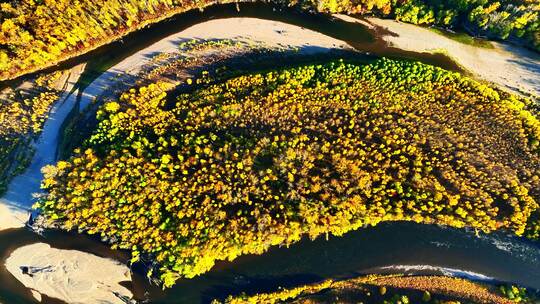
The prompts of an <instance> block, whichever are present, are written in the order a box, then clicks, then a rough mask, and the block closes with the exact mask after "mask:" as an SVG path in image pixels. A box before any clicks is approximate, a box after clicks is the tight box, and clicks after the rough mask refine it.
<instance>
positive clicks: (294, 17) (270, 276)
mask: <svg viewBox="0 0 540 304" xmlns="http://www.w3.org/2000/svg"><path fill="white" fill-rule="evenodd" d="M239 7H240V10H239V11H237V9H236V6H235V5H221V6H215V7H211V8H209V9H206V10H205V11H204V12H198V11H191V12H188V13H186V14H182V15H180V16H178V17H174V18H172V19H170V20H166V21H164V22H161V23H159V24H156V25H154V26H151V27H148V28H146V29H143V30H142V31H140V32H136V33H133V34H130V35H128V36H127V37H125V38H124V39H123V40H122V41H119V42H115V43H112V44H110V45H107V46H105V47H102V48H99V49H97V50H95V51H92V52H90V53H89V54H87V55H84V56H81V57H78V58H75V59H72V60H70V61H68V62H66V63H64V64H62V65H61V68H66V67H71V66H73V65H76V64H79V63H82V62H87V61H88V65H87V69H86V71H85V72H84V73H83V74H82V77H81V79H80V80H79V83H78V85H77V86H76V89H78V90H79V91H81V92H84V94H82V95H81V96H82V99H78V101H79V104H82V105H84V104H86V103H88V102H89V100H91V98H93V97H95V96H99V95H100V93H101V92H103V90H104V88H106V86H107V79H108V78H107V77H110V75H108V76H105V71H108V70H109V69H110V67H112V66H115V65H116V64H118V63H120V62H122V61H123V60H124V59H126V58H128V57H130V56H131V55H133V54H135V53H137V52H138V51H140V50H143V49H145V48H147V47H148V46H150V45H152V44H153V43H155V42H157V41H159V40H161V39H163V38H165V37H168V36H170V35H171V34H174V33H177V32H179V31H181V30H183V29H185V28H187V27H189V26H191V25H194V24H197V23H201V22H204V21H207V20H210V19H217V18H233V17H254V18H260V19H267V20H276V21H281V22H285V23H288V24H292V25H297V26H301V27H305V28H308V29H311V30H314V31H317V32H320V33H322V34H324V35H327V36H330V37H333V38H335V39H339V40H343V41H346V42H347V43H348V44H349V45H350V46H352V47H354V48H356V49H357V50H359V51H362V52H369V53H370V54H372V55H376V56H387V57H395V58H409V59H414V60H420V61H423V62H427V63H431V64H434V65H438V66H441V67H444V68H447V69H452V70H458V71H459V70H460V68H459V66H458V65H457V64H456V63H455V62H454V61H453V60H451V59H450V58H448V57H447V56H445V55H442V54H437V55H433V54H428V53H416V52H410V51H403V50H399V49H396V48H393V47H389V46H388V45H386V44H385V43H384V42H383V41H382V40H381V39H380V37H379V36H378V35H383V34H384V33H382V32H381V31H382V30H381V29H377V30H373V29H369V28H368V27H366V26H364V25H362V24H359V23H352V22H346V21H343V20H339V19H334V18H330V17H328V16H323V15H306V14H302V13H298V12H296V11H294V10H283V9H279V8H275V7H272V6H270V5H265V4H242V5H240V6H239ZM74 98H75V97H74V96H72V97H66V100H67V101H68V102H69V103H64V104H60V105H57V109H61V110H62V111H69V109H70V107H71V106H72V105H73V104H72V103H74V102H75V101H76V100H75V99H74ZM64 102H65V101H64ZM62 105H64V108H63V107H62ZM65 107H68V108H65ZM67 116H68V115H67V113H64V112H61V113H59V114H58V115H56V116H54V114H53V118H55V119H57V120H54V119H53V120H50V121H49V122H48V125H49V126H51V128H53V129H54V130H53V129H51V130H52V131H47V126H48V125H46V126H45V130H46V131H45V132H44V134H43V136H42V138H41V141H38V147H42V148H40V149H37V153H36V156H35V157H34V160H33V161H34V162H35V163H36V165H35V166H33V165H32V166H31V167H30V168H29V169H28V171H27V172H26V173H25V175H26V176H32V179H33V180H35V181H34V182H33V183H32V185H33V186H32V187H31V189H30V188H28V189H26V190H25V188H24V187H21V186H20V185H21V183H20V182H21V179H24V177H23V176H24V175H22V177H19V178H18V179H16V180H15V182H14V185H15V186H13V187H11V188H10V189H9V191H11V192H8V196H9V197H10V198H12V199H13V200H19V202H15V203H19V204H24V205H25V206H30V205H31V204H32V201H31V198H30V192H31V191H32V192H33V191H37V188H36V187H37V185H38V183H37V180H39V178H38V177H39V176H40V174H39V168H40V166H42V165H43V164H45V163H49V162H52V161H53V159H54V157H56V149H55V148H54V145H57V143H58V139H57V137H58V130H59V128H60V127H59V126H60V125H61V123H62V121H63V120H64V119H65V118H66V117H67ZM51 136H54V138H53V140H52V141H49V138H51ZM51 142H52V144H51ZM40 145H41V146H40ZM48 145H49V146H48ZM50 145H53V147H51V146H50ZM44 160H45V163H44ZM17 185H18V186H17ZM30 190H31V191H30ZM18 198H23V199H22V200H24V202H22V201H21V199H18ZM35 242H45V243H48V244H50V245H51V246H53V247H57V248H64V249H76V250H82V251H87V252H90V253H94V254H97V255H99V256H106V257H111V258H115V259H118V260H120V261H122V262H126V261H127V260H128V255H129V254H128V253H127V252H123V251H113V250H110V249H109V248H108V247H107V245H105V244H103V243H100V242H99V241H98V240H96V239H93V238H91V237H88V236H83V235H77V234H72V233H65V232H58V231H47V232H45V233H44V235H43V236H40V235H37V234H35V233H33V232H31V231H28V230H26V229H13V230H8V231H3V232H0V259H1V260H2V261H3V260H5V258H6V257H7V256H8V255H9V253H10V252H11V251H13V250H14V249H15V248H18V247H20V246H23V245H26V244H31V243H35ZM538 269H540V244H538V243H533V242H529V241H527V240H524V239H521V238H516V237H513V236H508V235H505V234H502V233H494V234H491V235H483V234H481V235H479V236H477V235H475V233H474V232H473V231H467V230H458V229H452V228H446V227H439V226H435V225H418V224H414V223H404V222H395V223H384V224H381V225H379V226H377V227H370V228H365V229H360V230H358V231H354V232H350V233H348V234H346V235H345V236H343V237H339V238H338V237H330V238H329V240H325V239H324V238H319V239H317V240H315V241H310V240H303V241H301V242H300V243H298V244H295V245H293V246H291V247H290V248H272V249H271V250H270V251H269V252H268V253H266V254H264V255H261V256H244V257H240V258H238V259H237V260H235V261H234V262H220V263H218V265H216V267H215V268H214V269H213V270H212V271H210V272H209V273H207V274H205V275H202V276H200V277H197V278H194V279H191V280H181V281H179V282H178V284H177V285H176V287H174V288H173V289H170V290H167V291H161V290H160V288H158V287H156V286H151V285H149V284H148V282H147V280H146V278H145V277H144V275H142V273H143V272H142V271H141V269H137V267H135V269H134V271H135V272H134V278H133V282H131V283H127V286H128V287H130V288H131V289H132V290H133V292H134V294H135V296H136V298H138V299H141V300H143V299H149V300H150V302H151V303H201V302H202V303H207V302H209V301H210V300H211V299H213V298H223V297H225V296H226V295H229V294H234V293H238V292H240V291H246V292H250V291H265V290H273V289H275V288H276V287H278V286H283V287H285V286H288V285H296V284H301V283H310V282H316V281H320V280H321V279H324V278H328V277H336V278H340V277H348V276H353V275H356V274H359V273H403V272H406V273H411V274H424V273H429V274H432V273H434V274H448V275H455V276H463V277H470V278H473V279H477V280H496V281H505V282H513V283H518V284H521V285H523V286H527V287H532V288H537V289H540V272H539V271H538ZM0 282H1V283H2V284H0V302H3V303H10V304H11V303H32V302H34V301H35V300H34V299H33V298H32V296H31V294H30V291H29V290H27V289H26V288H25V287H24V286H22V285H21V284H20V283H19V282H18V281H16V280H15V279H14V278H13V277H12V276H11V274H9V273H8V272H7V271H6V270H5V268H4V267H3V263H1V264H0ZM45 300H46V302H47V303H49V302H54V301H52V300H51V299H45Z"/></svg>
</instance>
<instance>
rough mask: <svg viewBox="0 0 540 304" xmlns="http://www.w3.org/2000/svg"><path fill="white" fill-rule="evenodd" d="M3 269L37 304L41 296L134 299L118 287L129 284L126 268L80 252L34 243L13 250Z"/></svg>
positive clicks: (69, 300) (99, 300) (85, 300)
mask: <svg viewBox="0 0 540 304" xmlns="http://www.w3.org/2000/svg"><path fill="white" fill-rule="evenodd" d="M5 266H6V268H7V270H8V271H9V272H10V273H11V274H12V275H13V276H14V277H15V278H16V279H17V280H19V281H20V282H21V283H23V284H24V286H26V287H27V288H29V289H30V290H31V291H32V294H33V295H34V297H35V298H36V299H37V300H38V301H41V298H42V294H43V295H46V296H48V297H51V298H56V299H60V300H62V301H64V302H66V303H89V304H91V303H95V304H98V303H118V304H125V303H128V302H129V299H131V297H132V296H133V295H132V293H131V291H130V290H129V289H127V288H126V287H124V286H122V285H121V284H120V283H122V282H127V281H131V274H130V269H129V268H128V267H127V266H125V265H122V264H120V263H118V262H116V261H114V260H111V259H107V258H101V257H98V256H96V255H93V254H88V253H84V252H81V251H76V250H61V249H56V248H52V247H51V246H49V245H47V244H44V243H35V244H31V245H27V246H23V247H20V248H17V249H16V250H15V251H13V252H12V253H11V254H10V256H9V257H8V258H7V259H6V261H5Z"/></svg>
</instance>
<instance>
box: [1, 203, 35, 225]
mask: <svg viewBox="0 0 540 304" xmlns="http://www.w3.org/2000/svg"><path fill="white" fill-rule="evenodd" d="M29 217H30V213H29V212H28V211H26V210H24V209H21V208H17V207H14V206H9V205H5V204H1V203H0V231H1V230H6V229H13V228H21V227H24V226H25V225H26V222H27V221H28V218H29Z"/></svg>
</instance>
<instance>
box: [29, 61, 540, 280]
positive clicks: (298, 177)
mask: <svg viewBox="0 0 540 304" xmlns="http://www.w3.org/2000/svg"><path fill="white" fill-rule="evenodd" d="M190 83H192V84H191V85H192V86H196V84H195V83H197V82H195V83H193V82H190ZM202 86H203V87H202V88H198V89H195V90H194V91H193V92H191V93H184V94H180V95H179V96H177V97H176V98H172V97H170V96H169V97H167V93H166V90H168V89H169V88H168V87H167V85H164V84H160V83H158V84H152V85H149V86H146V87H141V88H139V89H131V90H130V91H129V92H126V93H124V94H123V95H122V96H121V98H120V99H119V100H118V101H111V102H108V103H106V104H104V105H103V107H102V108H101V110H100V111H99V112H98V119H99V121H100V122H99V125H98V127H97V129H96V131H95V132H94V134H93V135H92V137H91V138H90V139H89V141H88V142H87V144H86V147H85V148H83V149H80V150H78V151H76V152H75V155H74V156H73V157H72V158H71V159H69V160H68V161H62V162H59V163H58V164H57V165H56V166H49V167H45V168H44V173H45V179H44V181H43V188H45V189H47V191H48V196H47V197H46V198H44V199H43V200H42V201H40V202H39V203H38V205H37V206H36V207H38V208H40V209H41V210H42V211H43V213H44V214H45V215H46V216H47V217H48V218H49V219H50V220H52V221H56V222H59V223H60V224H62V225H63V227H64V228H65V229H78V230H79V231H85V232H87V233H90V234H99V235H101V236H102V237H103V238H104V239H107V240H108V241H110V242H111V243H112V244H113V245H114V246H115V247H119V248H124V249H130V250H132V253H133V261H134V262H135V261H137V260H138V259H139V258H140V257H141V255H142V256H145V257H151V258H153V259H155V260H156V261H157V262H158V263H159V265H160V267H159V269H156V270H157V274H158V275H159V276H160V277H161V279H162V281H163V282H164V285H165V286H171V285H173V284H174V282H175V280H176V279H178V278H179V277H193V276H196V275H199V274H201V273H204V272H206V271H208V270H209V269H210V268H211V267H212V266H213V265H214V263H215V261H216V260H233V259H235V258H236V257H237V256H239V255H242V254H248V253H252V254H262V253H263V252H265V251H266V250H268V248H269V247H270V246H272V245H288V244H291V243H294V242H297V241H298V240H300V239H301V238H302V237H303V236H306V235H307V236H309V237H310V238H315V237H317V236H319V235H324V234H329V233H330V234H334V235H342V234H344V233H346V232H347V231H350V230H353V229H358V228H360V227H364V226H366V225H376V224H378V223H380V222H382V221H401V220H406V221H415V222H418V223H437V224H443V225H449V226H453V227H465V226H467V227H474V228H475V229H478V230H482V231H485V232H490V231H493V230H499V229H504V230H507V231H511V232H513V233H515V234H516V235H524V234H527V233H528V231H535V229H536V231H538V227H539V224H540V221H539V220H538V216H536V217H535V216H534V215H535V214H536V215H538V210H539V208H538V202H539V200H540V155H539V144H538V138H540V122H539V121H538V120H537V119H536V118H535V116H534V115H532V114H531V113H530V112H529V111H528V110H527V104H526V103H527V100H522V99H519V98H517V97H515V96H512V95H509V94H508V93H504V92H502V91H499V90H495V89H493V88H491V87H489V86H486V85H484V84H481V83H478V82H476V81H474V80H472V79H470V78H467V77H464V76H461V75H460V74H458V73H452V72H448V71H445V70H442V69H440V68H435V67H433V66H429V65H425V64H421V63H415V62H408V61H393V60H388V59H381V60H378V61H376V62H374V63H371V64H367V65H359V64H353V63H344V62H343V61H337V62H330V63H326V64H320V65H308V66H302V67H297V68H287V69H283V70H275V71H270V72H266V73H259V74H248V75H244V76H238V77H234V78H232V79H229V80H224V81H221V82H218V83H216V84H205V85H202ZM171 100H172V102H171Z"/></svg>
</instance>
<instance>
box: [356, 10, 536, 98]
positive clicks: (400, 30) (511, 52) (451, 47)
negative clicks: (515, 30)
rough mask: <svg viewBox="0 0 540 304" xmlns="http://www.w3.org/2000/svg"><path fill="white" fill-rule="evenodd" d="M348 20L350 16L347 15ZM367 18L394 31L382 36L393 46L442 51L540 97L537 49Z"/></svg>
mask: <svg viewBox="0 0 540 304" xmlns="http://www.w3.org/2000/svg"><path fill="white" fill-rule="evenodd" d="M347 20H351V19H350V17H348V18H347ZM367 21H368V22H369V23H371V24H372V25H375V26H377V27H381V28H384V29H386V30H388V31H390V32H392V33H394V34H387V35H384V36H383V37H382V39H384V40H385V41H386V42H388V43H390V45H391V46H393V47H396V48H400V49H404V50H409V51H415V52H430V53H437V52H441V53H444V54H446V55H448V56H450V57H451V58H452V59H454V60H455V61H456V62H457V63H459V64H460V65H461V66H462V67H463V68H464V69H465V70H467V71H469V72H471V73H472V74H473V76H474V77H476V78H479V79H483V80H486V81H489V82H492V83H495V84H496V85H497V86H499V87H502V88H506V89H509V90H511V91H513V92H516V93H521V94H522V93H525V94H532V95H533V96H536V97H540V77H539V76H540V56H539V55H538V54H537V53H534V52H532V51H530V50H527V49H525V48H520V47H517V46H513V45H510V44H503V43H499V42H494V41H492V42H490V43H491V44H492V45H493V49H490V48H482V47H475V46H471V45H467V44H463V43H460V42H458V41H455V40H452V39H450V38H448V37H445V36H443V35H440V34H437V33H435V32H433V31H431V30H429V29H428V28H423V27H420V26H415V25H412V24H408V23H401V22H398V21H395V20H388V19H380V18H367ZM363 24H365V22H364V23H363Z"/></svg>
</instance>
